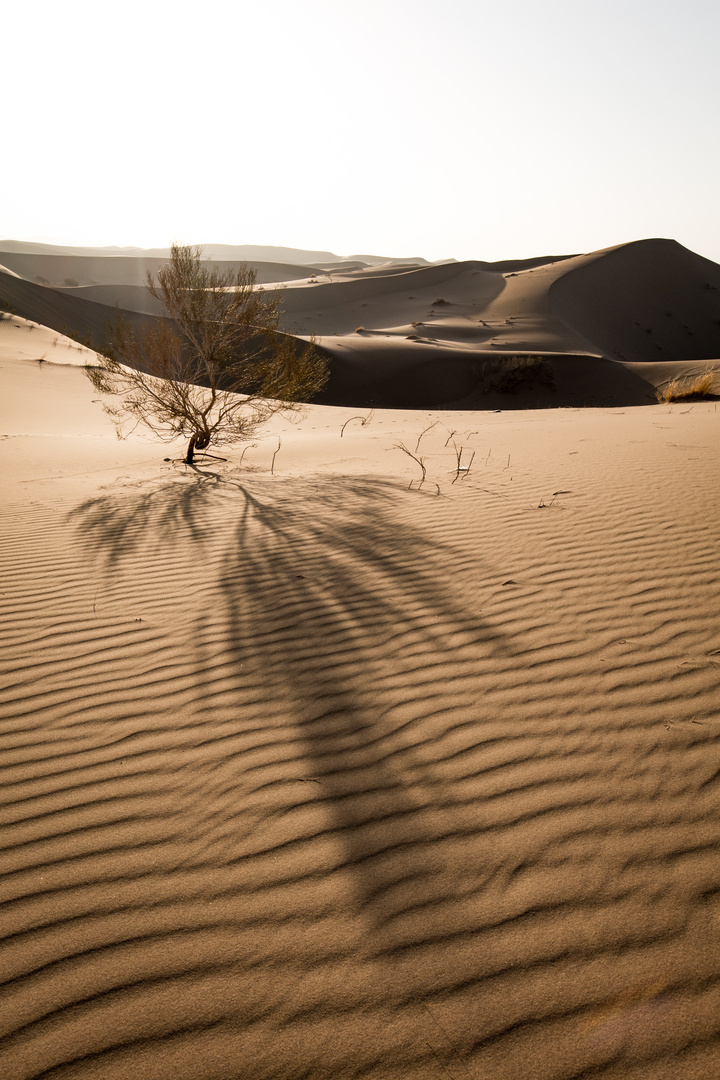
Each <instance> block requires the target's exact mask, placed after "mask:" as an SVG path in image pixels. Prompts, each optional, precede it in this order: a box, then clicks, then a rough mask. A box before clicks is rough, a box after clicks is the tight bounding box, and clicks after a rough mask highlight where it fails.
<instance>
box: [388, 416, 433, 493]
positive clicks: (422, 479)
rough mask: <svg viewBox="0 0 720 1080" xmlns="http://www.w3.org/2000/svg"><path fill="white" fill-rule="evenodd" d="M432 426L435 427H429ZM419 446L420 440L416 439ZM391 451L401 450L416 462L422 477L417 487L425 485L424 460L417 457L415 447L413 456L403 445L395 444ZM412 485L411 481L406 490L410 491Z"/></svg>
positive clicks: (425, 470)
mask: <svg viewBox="0 0 720 1080" xmlns="http://www.w3.org/2000/svg"><path fill="white" fill-rule="evenodd" d="M434 426H435V425H434V424H432V425H431V427H434ZM426 430H428V429H426ZM423 434H424V433H423ZM420 438H422V435H421V436H420ZM419 445H420V439H418V446H419ZM393 449H395V450H402V452H403V454H407V456H408V457H411V458H412V459H413V461H414V462H416V463H417V464H418V465H419V466H420V469H421V470H422V476H421V477H420V482H419V483H418V487H422V486H423V484H424V483H425V477H426V475H427V469H426V468H425V458H421V457H418V456H417V447H415V450H416V452H415V453H414V454H413V452H412V450H408V448H407V446H405V444H404V443H395V445H394V447H393ZM413 483H414V481H413V480H411V481H410V483H409V484H408V490H410V488H411V487H412V486H413Z"/></svg>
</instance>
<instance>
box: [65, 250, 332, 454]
mask: <svg viewBox="0 0 720 1080" xmlns="http://www.w3.org/2000/svg"><path fill="white" fill-rule="evenodd" d="M255 280H256V275H255V272H254V271H253V270H252V268H250V267H248V266H245V265H241V267H240V268H239V269H238V270H228V271H222V270H220V269H218V268H217V267H213V266H211V265H209V264H208V263H207V262H204V261H202V259H201V251H200V249H199V248H196V247H181V246H179V245H176V244H174V245H173V247H172V250H171V255H170V262H169V263H168V264H167V265H166V266H163V267H161V268H160V269H159V270H158V274H157V283H156V282H155V281H153V279H152V277H151V275H150V274H148V278H147V284H148V289H149V291H150V293H151V295H152V296H153V297H155V299H157V300H159V301H161V302H162V304H163V306H164V307H165V310H166V312H167V316H168V317H167V319H164V320H158V322H157V325H156V326H155V327H154V328H153V329H151V330H148V331H146V332H145V333H139V334H136V333H135V332H134V331H133V330H132V328H131V326H130V325H129V324H128V323H127V322H126V321H123V320H120V321H119V322H117V323H116V324H115V325H114V326H113V327H112V328H111V329H110V331H109V333H108V338H107V343H106V345H105V347H104V348H103V351H102V353H98V354H97V361H96V363H95V364H94V365H88V366H87V367H86V369H85V371H86V374H87V376H88V378H89V379H90V380H91V382H92V383H93V385H94V387H95V388H96V390H99V391H100V392H101V393H104V394H112V395H115V396H116V398H117V399H119V400H118V404H116V405H110V404H105V405H104V408H105V410H106V412H108V413H109V414H110V416H111V417H112V418H113V420H114V422H115V423H116V426H117V428H118V433H121V431H122V430H123V427H124V425H125V424H134V425H137V424H138V423H142V424H144V425H145V426H146V427H148V428H149V429H150V430H151V431H152V432H153V433H154V434H155V435H157V436H159V437H160V438H162V439H165V440H171V439H174V438H176V437H177V436H184V437H185V438H186V439H188V440H189V443H188V448H187V453H186V456H185V461H186V463H187V464H188V465H191V464H192V462H193V458H194V454H195V451H197V450H205V449H207V447H208V446H209V445H210V443H211V442H212V443H216V444H217V443H223V442H224V443H228V442H246V441H248V440H249V439H251V438H252V436H253V435H254V434H255V432H256V431H257V429H258V428H259V427H261V426H262V425H263V424H264V423H265V422H266V421H267V420H269V419H270V417H271V416H273V415H274V414H275V413H278V412H284V411H286V410H292V409H293V408H297V407H298V405H300V404H302V403H303V402H306V401H309V400H310V399H311V398H312V397H313V396H314V395H315V394H316V393H317V392H318V391H319V390H320V389H321V388H322V387H323V385H324V384H325V381H326V379H327V364H326V362H325V360H324V358H323V356H322V354H321V353H320V352H319V351H318V350H317V349H316V348H315V347H314V345H313V343H312V341H311V342H310V344H305V343H300V342H298V341H297V339H296V338H293V337H290V336H288V335H286V334H282V333H280V332H279V330H278V324H279V298H278V297H277V296H274V295H273V294H272V293H265V292H264V291H263V290H262V289H256V288H255ZM278 449H279V447H278Z"/></svg>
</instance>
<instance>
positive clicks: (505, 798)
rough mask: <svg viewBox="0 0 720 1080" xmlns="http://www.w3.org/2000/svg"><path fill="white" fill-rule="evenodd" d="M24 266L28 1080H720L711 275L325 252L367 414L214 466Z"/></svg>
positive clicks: (308, 310)
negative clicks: (700, 385) (117, 409)
mask: <svg viewBox="0 0 720 1080" xmlns="http://www.w3.org/2000/svg"><path fill="white" fill-rule="evenodd" d="M16 246H17V245H16ZM6 248H7V250H6V251H4V252H3V253H2V254H0V263H3V264H4V265H7V266H8V271H9V272H8V273H2V274H0V285H1V286H2V292H1V295H2V297H3V298H4V299H5V301H6V304H10V305H11V306H14V307H15V310H16V311H17V314H15V315H12V316H5V317H3V318H2V319H0V381H1V384H2V395H1V397H0V410H1V411H0V447H1V449H2V455H3V468H2V470H0V522H1V524H2V528H1V529H0V1078H1V1080H448V1078H449V1080H716V1078H717V1077H720V621H719V620H718V611H719V610H720V498H718V491H719V490H720V485H719V484H718V477H719V476H720V408H719V407H718V402H717V401H713V400H698V401H688V402H685V401H683V402H682V403H672V402H671V403H669V404H659V403H658V402H657V401H656V399H655V394H654V390H655V385H659V384H660V383H662V381H663V380H667V379H669V378H670V377H671V376H672V375H673V373H677V372H689V371H693V370H701V371H702V370H704V369H705V368H707V367H708V366H712V357H713V355H714V356H717V355H718V351H717V348H716V345H717V337H716V336H713V335H714V334H715V331H714V330H713V329H712V328H713V323H714V321H715V320H716V319H717V318H718V317H720V316H718V315H717V296H716V292H715V291H714V290H715V288H716V285H717V274H718V267H715V266H714V265H713V264H711V263H707V262H706V260H703V259H699V258H698V257H697V256H695V255H693V254H692V253H691V252H687V251H685V250H684V249H683V248H681V247H679V246H678V245H676V244H673V243H671V242H670V241H665V240H658V241H643V242H641V243H639V244H634V245H632V244H631V245H625V246H623V247H620V248H614V249H609V250H608V251H605V252H596V253H593V254H591V255H580V256H577V255H576V256H572V257H567V258H559V257H554V258H545V259H536V260H528V261H527V263H518V262H513V263H505V264H500V265H498V264H488V263H482V262H463V263H452V262H448V263H445V264H432V265H430V264H427V265H426V264H423V265H418V266H411V267H408V266H407V265H398V264H394V263H390V264H381V265H373V266H366V267H365V268H358V267H357V266H356V265H353V264H350V266H343V267H342V268H341V269H340V270H338V271H337V272H336V270H335V268H332V269H331V272H330V273H329V274H328V273H323V272H322V270H321V267H320V266H314V265H313V264H312V261H308V259H307V258H306V257H305V256H306V254H307V253H301V254H302V255H303V259H302V261H301V263H300V264H297V265H298V268H299V270H300V271H301V272H302V275H303V276H301V277H300V278H298V279H297V280H296V281H294V282H291V283H290V284H288V285H287V288H286V293H285V296H286V299H287V306H286V324H285V328H286V330H287V332H288V333H290V334H296V335H300V336H307V333H308V332H309V331H310V330H315V332H317V333H318V334H320V335H321V341H322V343H323V347H324V348H325V349H326V350H327V351H328V355H329V356H330V357H331V359H332V363H333V365H334V368H333V380H334V382H333V386H332V388H331V394H330V395H329V396H330V400H333V399H334V400H337V401H351V402H352V403H353V405H352V407H345V406H343V405H334V404H324V405H315V404H313V405H308V406H307V408H306V409H305V410H304V412H303V414H302V416H295V417H293V418H283V417H281V416H277V415H276V416H274V417H273V418H272V420H271V421H270V423H269V424H268V426H267V428H266V429H264V430H263V431H262V432H260V433H259V435H258V437H257V438H256V439H255V440H254V441H253V442H251V443H249V444H247V445H244V446H242V447H230V448H225V447H223V448H222V451H221V452H219V453H215V452H210V453H208V454H207V455H205V454H202V455H200V454H199V455H198V457H197V459H196V462H195V467H193V468H189V467H187V466H186V465H184V464H183V462H182V455H183V454H184V452H185V444H184V443H183V444H182V445H180V443H175V444H169V445H168V444H162V443H159V442H158V441H156V440H155V439H153V438H150V437H149V436H147V434H145V435H143V433H142V432H141V430H140V429H138V430H137V431H135V432H132V433H130V434H128V436H127V438H125V439H122V440H118V439H117V438H116V436H115V430H114V428H113V425H112V423H111V421H110V419H109V418H108V417H107V415H106V414H105V413H104V412H103V409H102V405H103V399H102V397H101V396H100V395H99V394H98V392H97V391H96V390H95V388H94V387H92V386H91V384H90V383H89V381H88V380H87V379H86V378H85V376H84V373H83V371H82V370H81V365H83V364H85V363H87V362H92V361H93V358H94V353H93V352H92V350H89V349H86V348H85V347H84V346H83V345H81V344H78V342H77V341H74V340H73V339H72V338H70V337H67V336H65V335H64V334H63V333H62V332H61V330H62V327H63V325H65V326H66V327H68V328H69V327H70V326H74V327H76V328H79V330H80V331H81V333H80V334H79V336H80V337H85V336H87V337H89V338H92V337H93V336H95V335H98V336H99V335H100V334H101V333H102V327H103V322H104V320H105V319H106V317H107V315H108V312H112V310H113V308H112V302H113V301H112V290H117V291H116V296H117V298H118V299H119V298H120V297H122V298H123V303H126V304H127V305H128V307H127V315H128V318H130V319H131V320H135V321H136V322H137V323H138V324H142V323H144V322H145V323H147V322H148V321H152V320H153V319H154V318H156V316H155V315H153V313H152V312H151V311H148V310H147V309H144V308H142V303H144V301H142V300H141V299H140V298H141V297H142V294H143V290H142V288H141V287H140V284H139V281H138V272H139V271H141V270H142V266H143V265H144V264H143V257H138V258H137V259H136V260H135V261H133V258H130V259H129V261H128V263H127V264H126V263H125V261H124V260H125V259H127V258H128V256H119V257H118V256H117V254H112V253H110V254H108V255H107V256H103V257H102V258H98V257H96V256H95V255H92V256H87V255H83V254H82V252H81V253H79V255H78V254H77V253H75V256H74V257H77V258H85V259H87V260H88V263H87V264H78V263H77V262H76V263H75V264H74V265H75V271H76V272H75V274H74V276H75V277H76V279H77V280H78V281H81V280H82V281H85V279H89V280H87V281H85V283H84V284H79V285H77V286H63V287H57V288H52V287H48V286H43V285H41V284H39V283H38V282H36V281H29V280H27V279H26V278H25V277H24V276H22V275H20V276H13V274H16V275H17V274H18V273H19V271H18V270H17V269H14V268H16V267H18V266H20V263H19V262H14V263H13V260H12V256H13V254H19V255H23V254H28V253H27V252H22V251H20V252H13V250H11V249H10V246H9V245H6ZM30 254H35V255H39V256H42V257H43V258H44V257H46V256H47V258H48V259H50V258H52V259H56V258H63V257H64V256H62V255H61V256H58V254H57V253H52V252H50V253H47V252H46V253H43V252H34V253H30ZM221 254H223V255H224V254H226V253H221ZM323 254H332V253H323ZM148 257H149V258H154V257H155V256H148ZM103 258H107V263H104V264H103V262H102V259H103ZM261 261H262V260H261ZM272 261H274V264H275V266H277V265H278V261H280V262H282V264H283V266H285V267H287V266H288V265H291V267H292V265H293V264H291V263H289V260H288V257H287V252H283V253H282V257H281V256H280V254H279V253H276V257H275V259H274V260H272ZM335 261H337V260H335ZM365 261H367V260H365ZM118 264H121V265H122V266H129V265H130V264H132V265H133V267H134V269H133V270H132V274H134V275H135V276H134V277H130V278H128V280H127V281H118V280H115V279H113V280H111V281H108V280H105V281H102V280H100V274H99V273H95V271H94V270H93V271H92V272H93V273H94V274H95V276H94V277H93V276H92V274H91V273H90V271H91V270H92V267H99V270H103V269H104V270H107V271H108V277H109V276H111V275H112V274H115V275H116V276H117V266H118ZM53 265H57V264H53ZM80 265H87V267H88V272H87V273H86V274H85V277H84V278H83V277H82V274H81V272H80V269H79V267H80ZM49 266H50V264H49V263H48V264H47V265H46V270H48V272H49ZM67 266H69V264H67V265H66V267H65V268H63V269H62V271H61V272H62V274H63V276H70V274H69V273H68V274H65V269H67ZM25 269H27V264H26V266H25ZM32 269H35V267H33V268H32ZM38 272H41V271H38ZM288 272H290V273H292V272H293V271H292V269H291V270H290V271H288ZM41 276H45V277H46V278H47V276H48V275H47V273H46V274H45V275H41ZM140 277H141V273H140ZM90 281H95V284H90ZM271 284H272V283H271ZM86 290H87V291H86ZM90 290H94V293H93V295H94V297H95V299H93V300H89V299H87V298H86V297H87V295H88V292H89V291H90ZM101 290H105V291H104V292H102V291H101ZM99 296H102V297H103V298H104V302H103V303H100V302H99V300H98V297H99ZM131 302H132V303H133V304H135V305H137V306H138V307H140V308H141V310H130V307H129V305H130V303H131ZM667 312H670V314H667ZM51 327H54V328H53V329H51ZM361 327H362V328H363V329H361ZM648 329H649V331H650V332H649V333H648ZM619 353H622V357H620V356H619ZM49 361H53V362H49ZM647 373H650V374H647ZM373 400H382V401H385V402H394V403H396V404H397V406H398V407H397V408H395V409H389V408H383V407H380V406H378V407H377V408H375V409H372V408H370V407H365V406H369V403H370V402H371V401H373ZM437 401H445V402H447V403H448V405H449V406H450V407H448V408H447V409H443V410H441V409H438V408H435V407H434V406H433V407H432V408H431V407H426V406H427V403H428V402H437ZM462 402H471V403H472V407H468V408H466V409H462V408H460V407H459V404H461V403H462ZM593 403H594V405H595V407H593ZM598 403H601V407H597V404H598ZM633 403H637V406H641V407H636V405H635V404H633ZM360 404H362V405H363V407H362V408H360V407H358V406H359V405H360ZM558 404H562V405H564V406H569V407H563V408H557V407H553V405H558ZM608 404H614V405H615V406H618V405H619V406H620V407H606V406H607V405H608ZM580 406H583V407H582V408H581V407H580ZM403 448H405V449H407V450H409V451H410V452H411V454H412V453H414V454H415V460H412V458H411V456H409V455H408V453H406V452H405V449H403ZM421 465H422V468H423V469H424V470H425V480H424V482H423V483H422V484H421V483H420V481H421V468H420V466H421Z"/></svg>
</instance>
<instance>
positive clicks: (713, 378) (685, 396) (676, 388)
mask: <svg viewBox="0 0 720 1080" xmlns="http://www.w3.org/2000/svg"><path fill="white" fill-rule="evenodd" d="M718 391H720V376H719V375H718V373H717V372H716V371H715V370H714V369H713V368H707V369H706V370H705V371H701V372H700V373H699V374H697V375H679V376H678V377H677V378H676V379H673V380H672V381H671V382H669V383H666V384H665V385H664V386H659V387H658V389H657V391H656V393H657V399H658V401H660V402H665V403H669V402H671V401H692V400H696V401H702V400H703V398H716V397H719V396H720V393H719V392H718Z"/></svg>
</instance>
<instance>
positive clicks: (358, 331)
mask: <svg viewBox="0 0 720 1080" xmlns="http://www.w3.org/2000/svg"><path fill="white" fill-rule="evenodd" d="M365 332H366V331H365V327H364V326H356V327H355V333H356V334H364V333H365Z"/></svg>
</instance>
